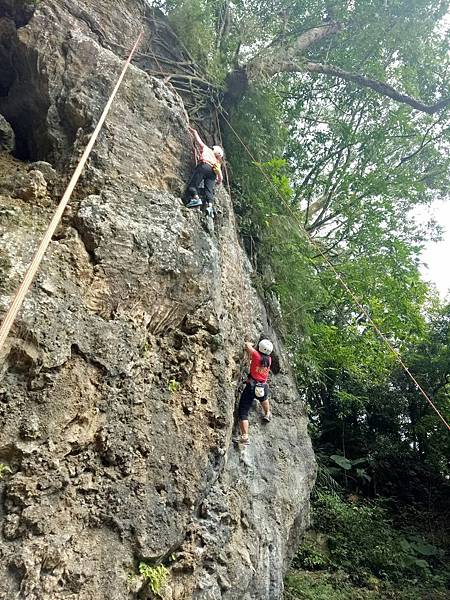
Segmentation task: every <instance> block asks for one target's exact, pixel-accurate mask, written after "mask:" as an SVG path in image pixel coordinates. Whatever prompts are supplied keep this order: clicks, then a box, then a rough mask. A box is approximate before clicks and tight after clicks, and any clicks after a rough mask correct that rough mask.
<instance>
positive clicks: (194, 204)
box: [187, 198, 203, 208]
mask: <svg viewBox="0 0 450 600" xmlns="http://www.w3.org/2000/svg"><path fill="white" fill-rule="evenodd" d="M202 204H203V202H202V201H201V200H200V198H192V200H191V201H190V202H189V204H187V207H188V208H196V207H197V206H201V205H202Z"/></svg>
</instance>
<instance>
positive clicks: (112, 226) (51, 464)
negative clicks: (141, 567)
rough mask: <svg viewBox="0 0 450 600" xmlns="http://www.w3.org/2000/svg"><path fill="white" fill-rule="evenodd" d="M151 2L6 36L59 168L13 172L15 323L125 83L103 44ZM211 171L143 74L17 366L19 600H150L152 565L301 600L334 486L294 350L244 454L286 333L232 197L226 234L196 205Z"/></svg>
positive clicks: (54, 16)
mask: <svg viewBox="0 0 450 600" xmlns="http://www.w3.org/2000/svg"><path fill="white" fill-rule="evenodd" d="M6 5H8V6H7V7H9V8H8V10H10V11H11V10H12V9H11V5H10V3H9V4H8V3H7V2H6V3H5V2H3V6H2V2H1V0H0V16H2V15H6V16H3V20H7V21H8V23H9V24H10V25H11V23H12V22H13V21H12V19H13V18H14V15H12V14H10V13H8V11H7V10H6V9H4V8H5V6H6ZM144 6H145V5H144V3H139V2H134V1H132V0H121V1H118V2H116V3H114V4H111V3H110V2H106V1H103V0H97V2H95V3H94V2H88V1H82V0H76V1H73V0H72V1H70V2H69V1H68V0H67V1H56V0H55V1H52V0H42V1H41V2H39V3H38V4H37V5H36V9H35V12H34V15H33V16H32V17H31V20H30V21H29V22H28V24H24V23H22V22H21V21H20V20H19V23H16V25H17V24H20V25H21V27H20V28H19V29H18V31H17V34H14V35H11V28H10V27H6V28H5V29H6V30H7V31H8V32H9V33H8V35H9V37H8V40H9V42H8V43H9V51H10V59H11V65H12V66H11V73H10V79H11V81H9V83H8V93H7V95H6V96H2V99H1V100H0V112H2V113H3V114H4V115H5V117H6V119H7V120H8V121H9V122H10V123H11V124H12V126H13V128H14V129H15V134H16V145H17V144H18V146H19V147H22V148H23V157H24V158H25V157H27V158H29V159H32V160H37V159H46V160H49V161H50V162H52V163H53V165H54V166H55V167H56V168H57V170H58V171H59V174H57V173H56V172H55V171H54V170H53V169H52V168H51V166H50V165H49V164H47V163H45V162H37V163H32V164H24V163H22V162H20V161H17V160H15V159H12V158H8V157H7V156H4V155H2V156H0V227H1V229H0V249H1V254H0V313H1V312H4V311H5V310H6V308H7V306H8V303H9V301H10V298H11V295H12V292H13V290H14V288H15V287H16V285H17V284H18V282H19V281H20V277H21V275H23V273H24V271H25V269H26V267H27V265H28V263H29V260H30V257H31V256H32V253H33V249H34V248H35V246H36V244H37V242H38V240H39V237H40V235H41V234H42V232H43V230H44V228H45V226H46V223H47V222H48V221H49V218H50V215H51V212H52V208H53V207H54V205H55V201H56V199H57V195H58V193H59V192H60V190H61V188H62V185H63V183H64V181H65V178H66V177H67V171H68V170H70V168H71V166H72V165H73V163H74V160H75V158H76V157H77V156H78V155H79V151H80V148H82V147H83V145H84V144H85V142H86V132H89V131H90V130H91V129H92V124H93V123H94V122H95V120H96V119H97V118H98V116H99V114H100V112H101V110H102V107H103V105H104V103H105V102H106V99H107V96H108V94H109V92H110V90H111V87H112V84H113V81H114V79H115V77H116V76H117V75H118V73H119V72H120V69H121V60H120V57H118V56H117V55H116V54H115V53H113V52H111V51H110V50H106V49H105V48H104V47H103V46H102V44H101V40H102V36H105V35H107V36H108V38H109V39H113V40H116V41H117V43H118V44H121V45H130V40H131V39H132V38H135V37H136V36H137V33H138V31H139V28H140V26H141V23H142V20H140V18H141V16H142V14H143V12H144ZM2 9H4V10H3V11H2ZM27 14H28V13H27ZM29 16H30V15H29ZM28 18H29V17H28ZM99 32H101V35H100V34H99ZM11 40H12V41H11ZM6 46H7V44H6V42H5V45H4V46H3V48H5V47H6ZM24 77H28V79H24ZM5 85H6V84H5ZM27 86H28V95H27V94H25V91H24V90H25V88H27ZM36 98H38V99H39V101H38V102H34V100H33V99H36ZM30 103H31V104H33V110H31V112H30ZM33 111H34V112H33ZM25 126H26V127H25ZM25 130H26V131H25ZM191 167H192V153H191V146H190V141H189V135H188V132H187V121H186V115H185V111H184V108H183V106H182V104H181V101H180V98H179V97H178V96H177V95H176V94H175V93H174V92H173V91H172V90H171V88H170V87H168V86H166V85H165V84H164V83H163V82H161V81H158V80H156V79H154V78H151V77H150V76H148V75H146V74H145V73H144V72H142V71H140V70H139V69H137V68H135V67H132V68H131V70H130V71H129V73H128V75H127V78H126V80H125V82H124V85H123V87H122V89H121V91H120V93H119V96H118V98H117V102H116V103H115V105H114V107H113V110H112V112H111V114H110V117H109V118H108V121H107V124H106V126H105V129H104V131H103V132H102V134H101V136H100V138H99V142H98V144H97V146H96V147H95V149H94V152H93V154H92V157H91V159H90V160H89V164H88V168H87V170H86V172H85V174H84V176H83V178H82V181H81V184H80V186H79V187H78V188H77V191H76V194H75V196H74V198H73V201H72V208H71V210H69V211H68V214H67V216H66V217H65V218H64V221H63V224H62V226H61V227H60V229H59V230H58V232H57V235H56V236H55V237H54V239H53V241H52V243H51V246H50V248H49V251H48V253H47V256H46V258H45V260H44V263H43V265H42V269H41V271H40V273H39V275H38V277H37V279H36V282H35V285H34V287H33V290H32V292H31V293H30V295H29V296H28V298H27V300H26V302H25V304H24V307H23V310H22V312H21V314H20V317H19V319H18V320H17V323H16V325H15V328H14V330H13V332H12V334H11V336H10V338H9V340H8V343H7V346H6V348H5V350H4V351H3V354H2V356H0V418H1V422H2V428H1V431H0V462H1V463H3V464H6V465H9V466H10V468H11V470H12V473H11V474H9V473H6V474H5V476H4V478H3V480H2V481H1V482H0V493H1V505H0V519H1V533H0V597H1V598H5V599H6V598H8V599H9V598H26V599H30V600H60V599H61V600H62V599H65V600H67V599H79V600H97V599H98V600H100V599H103V598H108V599H110V600H116V599H117V600H119V599H125V598H148V597H151V594H150V592H149V591H148V588H147V586H145V584H144V581H143V579H142V578H139V577H137V576H133V575H132V574H133V573H137V570H138V564H139V562H140V561H146V562H147V563H149V564H152V563H155V562H158V561H162V562H163V563H164V564H165V565H166V566H167V568H168V569H169V571H170V576H169V579H168V583H167V585H166V586H165V587H164V588H163V589H162V590H161V594H162V596H163V597H164V598H166V599H167V600H169V599H172V600H184V599H191V598H192V599H194V598H195V599H202V600H218V599H224V600H236V599H243V600H277V599H279V598H281V595H282V577H283V570H284V568H285V566H286V561H287V560H288V558H289V556H290V554H291V552H292V548H293V547H294V546H295V543H296V541H297V539H298V537H299V535H300V534H301V532H302V530H303V529H304V527H305V526H306V524H307V522H308V513H309V493H310V490H311V487H312V485H313V480H314V472H315V467H314V459H313V453H312V449H311V444H310V440H309V437H308V435H307V431H306V417H305V412H304V407H303V405H302V403H301V401H300V399H299V397H298V394H297V392H296V389H295V385H294V381H293V379H292V377H291V374H290V371H289V365H288V361H287V359H286V358H284V356H283V351H282V348H280V347H279V346H278V347H277V350H278V353H279V354H280V356H281V372H280V373H279V374H278V375H275V376H274V375H273V376H272V377H271V388H272V392H273V412H274V419H273V421H272V422H271V423H270V424H267V425H263V424H262V423H261V421H260V419H261V416H260V413H258V411H257V410H256V409H255V410H254V411H253V412H252V414H251V444H250V447H249V448H248V449H247V450H246V451H245V453H244V454H242V453H240V452H239V451H238V450H237V449H236V448H234V446H233V444H232V442H231V437H232V433H233V430H234V425H235V421H234V408H235V392H236V386H237V384H238V382H239V376H240V374H241V373H242V371H243V367H244V364H245V361H244V357H243V351H242V347H243V341H244V340H245V339H250V340H251V339H253V340H255V339H256V338H257V337H258V336H259V333H260V332H261V331H270V327H269V325H268V323H267V317H266V314H265V310H264V307H263V305H262V303H261V301H260V299H259V298H258V296H257V294H256V292H255V290H254V289H253V288H252V285H251V279H250V278H251V268H250V265H249V262H248V260H247V259H246V257H245V255H244V253H243V251H242V249H241V247H240V245H239V240H238V237H237V234H236V227H235V221H234V215H233V210H232V204H231V201H230V198H229V197H228V195H227V194H226V193H225V191H224V190H223V189H221V190H220V191H219V192H218V194H217V208H218V215H217V218H216V221H215V225H214V231H212V228H211V222H208V221H205V217H203V216H202V215H201V214H199V213H197V212H192V211H189V210H188V209H186V208H185V207H184V206H183V203H182V201H181V199H180V195H181V192H182V189H183V185H184V182H185V181H186V178H187V177H188V174H189V170H190V168H191ZM271 336H272V337H273V338H274V340H275V343H276V345H278V344H277V342H276V339H275V334H274V332H271Z"/></svg>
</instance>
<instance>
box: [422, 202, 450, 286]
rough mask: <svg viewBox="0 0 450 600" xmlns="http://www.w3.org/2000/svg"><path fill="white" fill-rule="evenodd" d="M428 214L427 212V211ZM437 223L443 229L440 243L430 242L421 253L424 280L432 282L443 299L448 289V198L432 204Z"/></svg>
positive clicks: (449, 244) (449, 203)
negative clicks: (423, 264)
mask: <svg viewBox="0 0 450 600" xmlns="http://www.w3.org/2000/svg"><path fill="white" fill-rule="evenodd" d="M427 212H428V214H430V212H429V211H427ZM431 212H432V213H433V214H434V216H435V218H436V220H437V222H438V223H439V224H440V225H441V226H442V227H443V228H444V229H445V232H444V235H443V239H442V241H441V242H430V243H428V244H427V245H426V247H425V250H424V252H423V253H422V261H423V262H424V263H425V264H426V265H427V267H425V266H424V267H423V268H422V274H423V277H424V279H426V280H427V281H431V282H433V283H434V284H435V285H436V287H437V289H438V290H439V292H440V295H441V297H442V298H444V297H445V296H446V295H447V294H448V291H449V288H450V198H449V199H448V200H447V201H446V202H443V201H440V202H434V204H433V205H432V208H431Z"/></svg>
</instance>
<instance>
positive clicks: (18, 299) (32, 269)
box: [0, 31, 144, 356]
mask: <svg viewBox="0 0 450 600" xmlns="http://www.w3.org/2000/svg"><path fill="white" fill-rule="evenodd" d="M143 34H144V32H143V31H141V33H140V34H139V36H138V38H137V40H136V42H135V44H134V46H133V48H132V50H131V52H130V54H129V56H128V59H127V60H126V62H125V65H124V67H123V69H122V72H121V74H120V76H119V78H118V80H117V83H116V85H115V87H114V89H113V91H112V92H111V95H110V97H109V100H108V102H107V103H106V106H105V108H104V110H103V113H102V115H101V117H100V119H99V121H98V123H97V127H96V128H95V130H94V133H93V134H92V136H91V139H90V140H89V143H88V145H87V146H86V148H85V150H84V152H83V155H82V157H81V158H80V161H79V163H78V165H77V168H76V169H75V172H74V174H73V175H72V178H71V179H70V182H69V185H68V186H67V189H66V191H65V192H64V195H63V197H62V199H61V202H60V203H59V205H58V208H57V209H56V211H55V214H54V215H53V218H52V220H51V222H50V224H49V226H48V228H47V231H46V232H45V235H44V237H43V238H42V241H41V243H40V245H39V247H38V249H37V250H36V253H35V255H34V257H33V260H32V262H31V264H30V266H29V267H28V270H27V272H26V274H25V277H24V279H23V282H22V283H21V285H20V286H19V288H18V290H17V292H16V294H15V296H14V299H13V301H12V303H11V305H10V307H9V309H8V312H7V313H6V316H5V318H4V320H3V322H2V324H1V327H0V356H1V351H2V349H3V346H4V345H5V342H6V338H7V337H8V334H9V332H10V330H11V327H12V326H13V324H14V321H15V319H16V317H17V313H18V312H19V310H20V307H21V306H22V304H23V301H24V299H25V296H26V294H27V292H28V290H29V289H30V286H31V284H32V283H33V280H34V278H35V276H36V273H37V271H38V269H39V266H40V264H41V262H42V259H43V258H44V254H45V252H46V250H47V248H48V246H49V244H50V241H51V239H52V237H53V235H54V233H55V231H56V228H57V227H58V225H59V222H60V220H61V218H62V215H63V213H64V210H65V208H66V206H67V204H68V202H69V200H70V197H71V195H72V192H73V190H74V188H75V186H76V184H77V183H78V179H79V178H80V175H81V173H82V171H83V168H84V166H85V164H86V161H87V159H88V158H89V155H90V153H91V151H92V148H93V147H94V144H95V142H96V140H97V137H98V134H99V133H100V131H101V129H102V127H103V124H104V122H105V119H106V117H107V116H108V113H109V110H110V108H111V105H112V103H113V101H114V98H115V96H116V94H117V92H118V90H119V88H120V85H121V83H122V80H123V78H124V77H125V73H126V72H127V70H128V67H129V66H130V63H131V59H132V58H133V55H134V53H135V52H136V49H137V47H138V46H139V44H140V42H141V39H142V36H143Z"/></svg>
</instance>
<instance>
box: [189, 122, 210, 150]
mask: <svg viewBox="0 0 450 600" xmlns="http://www.w3.org/2000/svg"><path fill="white" fill-rule="evenodd" d="M189 131H190V133H192V135H193V136H194V140H195V141H196V142H197V144H198V145H199V146H200V148H204V146H206V144H205V142H204V141H203V140H202V138H201V137H200V136H199V135H198V132H197V130H196V129H194V128H193V127H189Z"/></svg>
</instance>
